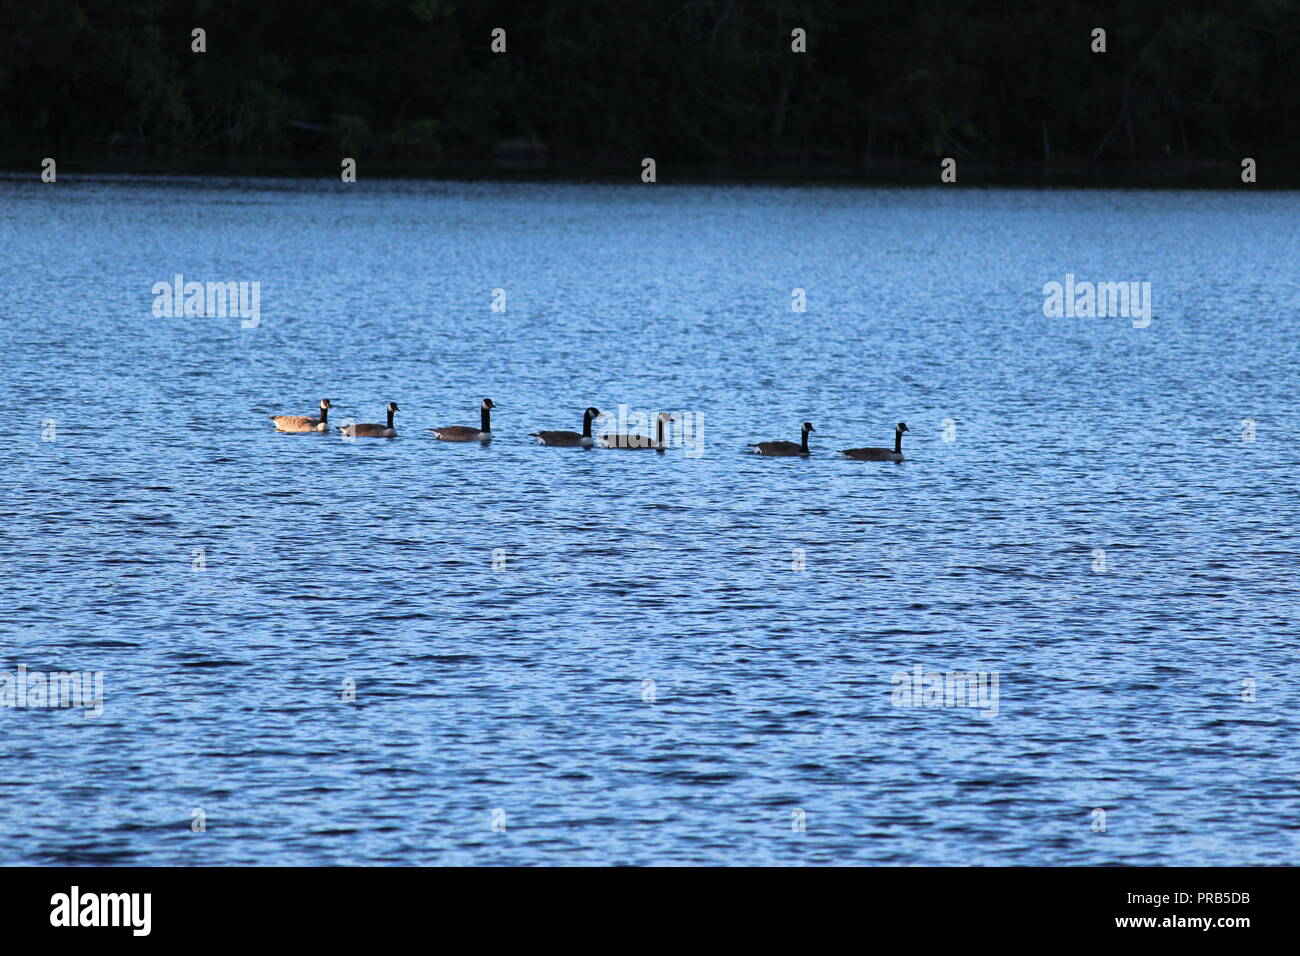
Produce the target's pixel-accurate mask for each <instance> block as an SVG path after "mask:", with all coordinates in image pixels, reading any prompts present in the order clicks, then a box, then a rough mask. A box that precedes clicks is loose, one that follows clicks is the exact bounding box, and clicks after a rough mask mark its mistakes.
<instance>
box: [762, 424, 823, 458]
mask: <svg viewBox="0 0 1300 956" xmlns="http://www.w3.org/2000/svg"><path fill="white" fill-rule="evenodd" d="M816 430H817V429H815V428H813V427H812V422H804V423H803V429H802V432H801V435H800V440H799V441H798V442H797V443H796V442H792V441H761V442H759V443H758V444H757V445H750V446H749V447H750V448H752V449H754V454H755V455H783V456H785V457H787V458H793V457H795V456H800V455H807V454H808V433H809V432H812V431H816Z"/></svg>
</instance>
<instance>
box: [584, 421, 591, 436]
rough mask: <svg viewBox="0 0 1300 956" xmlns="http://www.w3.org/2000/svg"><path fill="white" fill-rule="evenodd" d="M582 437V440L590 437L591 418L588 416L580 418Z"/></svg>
mask: <svg viewBox="0 0 1300 956" xmlns="http://www.w3.org/2000/svg"><path fill="white" fill-rule="evenodd" d="M582 437H583V438H590V437H591V416H590V415H583V416H582Z"/></svg>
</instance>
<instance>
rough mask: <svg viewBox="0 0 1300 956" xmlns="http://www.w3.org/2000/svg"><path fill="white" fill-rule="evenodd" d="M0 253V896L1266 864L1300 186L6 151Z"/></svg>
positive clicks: (1297, 828) (1272, 798) (1283, 678)
mask: <svg viewBox="0 0 1300 956" xmlns="http://www.w3.org/2000/svg"><path fill="white" fill-rule="evenodd" d="M0 250H2V251H0V347H2V349H3V356H4V358H3V360H2V362H0V369H3V375H2V376H0V381H2V382H3V386H4V387H3V392H4V396H5V399H6V404H7V422H8V433H9V435H8V441H6V442H5V443H4V448H5V450H4V452H3V469H2V471H3V486H4V495H3V497H2V498H0V509H2V513H0V528H2V530H0V566H2V567H3V568H4V570H5V574H4V588H3V594H2V596H0V696H3V697H4V700H5V703H6V704H7V706H5V707H3V708H0V728H2V729H3V732H4V735H5V740H6V744H7V747H6V758H7V759H5V760H4V761H3V763H2V764H0V767H2V770H0V773H2V774H3V786H4V792H5V799H4V800H3V802H0V848H2V849H0V864H4V865H14V864H110V865H114V864H132V865H190V864H193V865H234V864H240V865H243V864H277V865H316V864H367V865H387V864H475V865H482V864H487V865H520V864H523V865H527V864H577V865H588V864H590V865H598V864H688V865H694V864H775V865H808V864H905V865H1003V864H1030V865H1075V864H1087V865H1097V864H1162V865H1164V864H1169V865H1230V864H1265V863H1295V862H1296V860H1297V844H1298V841H1300V795H1298V794H1300V789H1298V787H1297V783H1298V781H1300V761H1298V759H1297V758H1300V744H1298V743H1297V741H1300V682H1298V681H1297V667H1296V662H1297V643H1298V642H1297V624H1296V618H1297V612H1298V611H1300V576H1298V575H1297V571H1296V569H1297V557H1298V553H1300V501H1298V497H1297V493H1296V464H1297V447H1298V446H1297V444H1296V436H1297V429H1300V405H1298V403H1297V398H1296V386H1297V382H1298V381H1300V337H1298V336H1297V321H1296V320H1297V317H1298V316H1300V272H1297V270H1296V263H1297V262H1298V261H1300V199H1298V197H1297V194H1296V193H1290V192H1255V191H1250V188H1249V187H1243V188H1242V189H1241V190H1239V191H1227V192H1182V191H1106V190H1056V191H1034V190H1013V189H1005V190H1003V189H999V190H985V189H980V188H976V187H971V186H967V185H962V186H960V187H958V186H948V187H935V188H929V189H926V188H910V189H907V188H898V189H881V188H857V187H845V186H839V187H829V186H818V187H809V186H805V187H794V186H775V185H771V186H762V187H753V186H726V185H671V184H667V183H662V182H661V183H658V184H643V183H641V182H639V181H632V182H629V183H628V184H627V185H616V184H610V183H528V182H430V181H409V180H393V181H380V180H373V181H368V180H366V179H365V178H363V179H362V181H361V182H359V183H356V184H343V183H331V182H311V181H303V180H274V179H265V180H255V179H221V178H212V179H202V178H149V177H131V176H105V177H93V176H91V177H82V178H77V177H75V176H72V175H70V174H69V175H67V176H64V177H61V179H60V181H59V182H58V183H55V184H42V183H40V182H39V181H38V179H37V178H36V177H35V176H30V175H24V176H16V175H7V176H6V177H4V178H0ZM177 275H181V276H183V277H184V281H185V282H189V281H197V282H201V283H208V282H212V283H227V282H233V283H240V282H244V283H249V284H250V285H249V286H248V288H250V289H251V288H252V286H251V284H252V283H256V289H257V290H258V293H257V294H258V298H257V300H256V302H257V312H256V315H255V316H251V315H250V316H248V317H241V316H240V315H233V316H232V315H229V314H227V315H225V316H220V315H184V308H182V309H181V313H182V314H181V315H176V314H174V313H175V311H176V310H174V309H172V310H170V311H171V312H172V313H173V314H170V315H168V314H162V315H157V314H155V311H161V312H164V313H165V312H166V311H167V310H164V309H161V308H159V309H156V306H157V303H158V300H159V299H160V298H166V297H167V296H168V295H169V293H166V292H155V291H154V290H155V287H157V286H159V284H160V283H162V284H166V283H173V282H174V277H175V276H177ZM1067 277H1070V278H1069V282H1070V283H1071V285H1072V287H1074V288H1077V284H1078V283H1087V282H1091V283H1125V284H1126V285H1125V288H1133V287H1131V286H1128V285H1127V284H1128V283H1138V284H1139V285H1138V287H1137V288H1138V289H1148V290H1149V295H1150V298H1149V300H1147V301H1148V302H1149V305H1150V310H1149V315H1148V317H1147V318H1145V319H1144V318H1142V317H1141V316H1140V315H1138V316H1129V315H1121V316H1115V315H1107V316H1100V315H1095V314H1094V315H1091V316H1089V315H1088V314H1086V313H1087V309H1086V308H1083V309H1075V310H1071V311H1072V312H1074V313H1075V314H1070V315H1059V316H1058V315H1053V316H1049V315H1046V314H1045V311H1050V309H1046V310H1045V302H1046V300H1047V299H1048V297H1049V295H1048V293H1046V292H1045V287H1046V286H1048V285H1049V284H1050V283H1054V282H1055V283H1060V284H1061V285H1062V287H1064V285H1065V284H1066V282H1067ZM1142 283H1149V286H1142V285H1141V284H1142ZM1112 291H1113V287H1112ZM1104 298H1105V295H1104V294H1103V295H1102V296H1100V297H1099V299H1098V301H1099V302H1100V301H1102V300H1104ZM204 301H205V302H206V300H204ZM1072 301H1073V300H1072ZM1136 302H1137V299H1136V298H1135V300H1134V307H1135V308H1136ZM246 304H247V300H246ZM801 305H802V306H803V311H798V309H799V307H800V306H801ZM1080 313H1082V314H1080ZM323 397H328V398H329V399H330V400H331V402H332V404H333V409H332V411H331V417H330V421H331V423H336V424H337V423H343V422H346V421H359V422H382V421H383V420H384V418H383V415H384V407H385V406H386V404H387V403H388V402H389V401H395V402H397V403H398V404H399V406H400V410H399V411H398V412H397V414H396V428H397V431H398V436H399V437H397V438H396V439H393V440H383V439H378V440H367V439H359V440H355V441H347V440H344V439H343V438H342V437H340V435H339V434H338V433H337V432H331V433H329V434H327V435H298V434H281V433H277V432H276V431H275V430H274V428H273V427H272V424H271V422H270V421H269V416H271V415H278V414H299V415H314V414H316V408H317V405H318V403H319V401H320V399H321V398H323ZM486 397H490V398H492V399H493V401H494V402H495V403H496V404H497V405H498V406H500V407H499V410H498V411H496V412H495V413H494V415H493V418H492V430H493V434H494V440H493V441H492V442H491V443H490V444H485V445H484V444H479V443H477V442H474V443H465V444H458V443H449V442H441V441H438V440H436V439H434V437H433V436H432V434H430V433H429V431H428V429H431V428H434V427H438V426H443V425H450V424H465V425H477V424H478V408H479V403H480V401H481V400H482V399H483V398H486ZM588 406H596V407H598V408H600V409H602V410H604V411H609V412H613V413H615V414H617V413H618V409H619V406H625V407H626V408H625V418H626V417H627V416H629V415H635V414H638V413H643V414H644V415H645V416H649V415H651V414H653V413H655V412H657V411H660V410H665V411H674V412H678V413H680V414H681V415H683V416H689V418H688V419H687V420H689V421H690V422H692V428H693V430H692V433H691V436H692V443H689V444H688V443H686V442H684V441H683V442H677V443H675V445H674V447H671V448H670V449H669V450H667V451H666V452H665V453H663V454H658V453H655V452H653V451H640V452H636V453H633V452H629V451H615V450H608V449H603V448H596V449H590V450H588V449H570V448H549V447H541V446H539V445H537V444H535V443H534V441H533V439H531V438H529V437H528V435H529V433H530V432H534V431H537V430H538V429H539V428H540V429H579V428H580V426H581V422H582V414H583V409H585V408H586V407H588ZM804 421H809V422H812V423H813V425H814V428H815V430H814V431H813V432H812V434H811V446H810V447H811V454H810V455H809V456H808V457H807V458H803V457H792V458H769V457H764V456H757V455H752V454H746V445H747V444H748V443H751V442H758V441H767V440H773V439H783V440H791V441H798V440H799V432H800V424H801V423H802V422H804ZM898 422H906V423H907V424H908V427H909V431H908V433H907V434H906V435H905V437H904V446H903V448H904V454H905V456H906V460H904V461H903V462H898V463H894V462H863V461H850V460H847V459H845V458H844V457H843V456H840V455H838V454H837V452H838V451H839V450H841V449H845V448H854V447H861V446H892V444H893V438H894V427H895V424H896V423H898ZM635 427H636V426H635V425H634V430H635ZM683 431H684V429H683ZM674 434H675V435H676V436H677V437H680V433H677V432H674ZM52 672H60V673H72V674H76V675H81V676H82V678H84V679H83V680H82V683H81V684H80V685H78V686H79V687H80V688H81V689H83V690H87V693H86V694H85V695H84V699H83V700H82V702H81V705H80V706H77V705H76V701H75V699H71V701H70V700H69V698H68V697H67V695H66V693H64V691H66V686H67V685H66V682H64V683H63V685H62V687H63V690H62V691H60V690H54V691H51V687H53V686H55V684H56V683H57V682H56V681H54V680H53V679H51V678H49V677H48V676H45V677H41V676H40V675H49V674H51V673H52ZM92 675H97V677H95V679H96V680H99V681H100V683H99V684H98V685H96V684H95V683H94V681H93V680H92ZM42 682H44V684H45V687H44V690H45V695H44V696H45V700H44V703H42V694H40V693H33V688H40V686H41V684H42ZM96 686H98V687H100V688H102V694H99V693H98V692H92V691H91V690H90V689H91V688H94V687H96ZM20 691H21V693H20ZM51 693H53V694H54V696H55V697H56V699H57V698H58V696H59V694H60V693H64V696H63V698H62V702H64V703H69V702H71V704H72V705H71V706H59V707H52V706H49V704H50V700H49V699H48V698H49V696H50V694H51ZM92 697H93V698H94V699H95V700H97V701H98V703H94V702H93V701H92V699H91V698H92ZM101 710H102V712H98V711H101Z"/></svg>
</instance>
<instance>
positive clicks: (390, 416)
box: [388, 408, 393, 428]
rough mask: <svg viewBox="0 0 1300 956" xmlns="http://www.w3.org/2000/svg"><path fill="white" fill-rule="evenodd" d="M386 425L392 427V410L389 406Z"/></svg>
mask: <svg viewBox="0 0 1300 956" xmlns="http://www.w3.org/2000/svg"><path fill="white" fill-rule="evenodd" d="M388 427H389V428H392V427H393V410H392V409H391V408H390V409H389V410H388Z"/></svg>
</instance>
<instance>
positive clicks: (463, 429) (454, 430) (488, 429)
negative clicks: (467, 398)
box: [430, 398, 496, 441]
mask: <svg viewBox="0 0 1300 956" xmlns="http://www.w3.org/2000/svg"><path fill="white" fill-rule="evenodd" d="M494 408H496V406H495V405H494V404H492V399H490V398H485V399H483V401H482V403H481V404H480V405H479V416H480V417H479V426H480V427H478V428H471V427H470V426H468V425H448V426H447V427H446V428H433V429H430V430H431V431H432V432H433V437H434V438H437V439H438V440H440V441H491V440H492V417H491V416H492V409H494Z"/></svg>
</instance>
